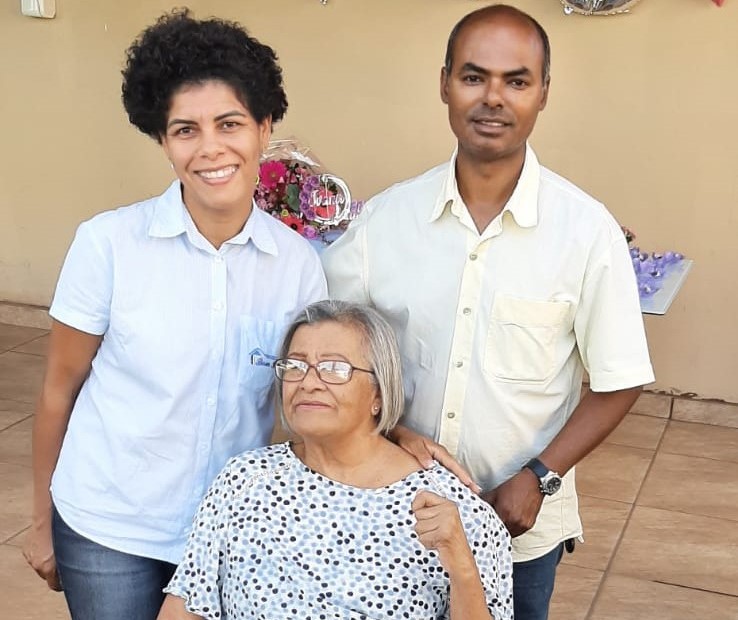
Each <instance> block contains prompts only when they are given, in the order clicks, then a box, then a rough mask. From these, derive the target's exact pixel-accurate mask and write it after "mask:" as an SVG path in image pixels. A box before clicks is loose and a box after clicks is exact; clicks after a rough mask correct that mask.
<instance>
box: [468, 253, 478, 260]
mask: <svg viewBox="0 0 738 620" xmlns="http://www.w3.org/2000/svg"><path fill="white" fill-rule="evenodd" d="M477 258H478V257H477V255H476V254H475V253H474V252H472V253H471V254H469V260H477Z"/></svg>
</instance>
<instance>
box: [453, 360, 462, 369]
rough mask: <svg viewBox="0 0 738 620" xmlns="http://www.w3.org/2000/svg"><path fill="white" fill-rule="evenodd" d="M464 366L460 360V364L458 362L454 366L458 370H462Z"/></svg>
mask: <svg viewBox="0 0 738 620" xmlns="http://www.w3.org/2000/svg"><path fill="white" fill-rule="evenodd" d="M463 365H464V362H462V361H461V360H459V361H458V362H456V363H455V364H454V366H456V368H461V367H462V366H463Z"/></svg>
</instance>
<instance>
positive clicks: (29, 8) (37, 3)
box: [21, 0, 56, 19]
mask: <svg viewBox="0 0 738 620" xmlns="http://www.w3.org/2000/svg"><path fill="white" fill-rule="evenodd" d="M21 13H23V15H28V16H29V17H45V18H46V19H51V18H52V17H54V16H55V15H56V0H21Z"/></svg>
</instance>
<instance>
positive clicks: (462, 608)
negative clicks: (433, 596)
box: [412, 491, 493, 620]
mask: <svg viewBox="0 0 738 620" xmlns="http://www.w3.org/2000/svg"><path fill="white" fill-rule="evenodd" d="M412 511H413V513H414V514H415V518H416V519H417V523H416V524H415V532H416V533H417V535H418V538H419V539H420V542H421V543H422V544H423V546H424V547H425V548H426V549H435V550H436V551H438V559H439V560H440V562H441V566H443V568H445V569H446V572H447V573H448V576H449V581H450V585H451V588H450V593H449V597H450V604H449V609H450V618H451V620H493V618H492V615H491V614H490V613H489V609H488V607H487V601H486V597H485V593H484V588H483V586H482V581H481V579H480V578H479V570H478V569H477V563H476V561H475V560H474V554H473V553H472V551H471V549H470V547H469V541H467V539H466V534H465V533H464V526H463V525H462V523H461V517H459V510H458V509H457V508H456V504H454V503H453V502H452V501H450V500H448V499H446V498H444V497H441V496H440V495H436V494H435V493H431V492H430V491H420V492H419V493H418V494H417V495H416V496H415V499H414V500H413V503H412Z"/></svg>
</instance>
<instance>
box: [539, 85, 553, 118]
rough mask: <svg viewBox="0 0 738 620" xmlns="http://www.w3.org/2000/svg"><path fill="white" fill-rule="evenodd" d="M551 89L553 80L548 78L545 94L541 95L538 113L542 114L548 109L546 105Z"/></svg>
mask: <svg viewBox="0 0 738 620" xmlns="http://www.w3.org/2000/svg"><path fill="white" fill-rule="evenodd" d="M550 88H551V78H548V79H547V80H546V83H545V84H544V85H543V94H542V95H541V103H540V105H539V106H538V111H539V112H542V111H543V109H544V108H545V107H546V104H547V103H548V90H549V89H550Z"/></svg>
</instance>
